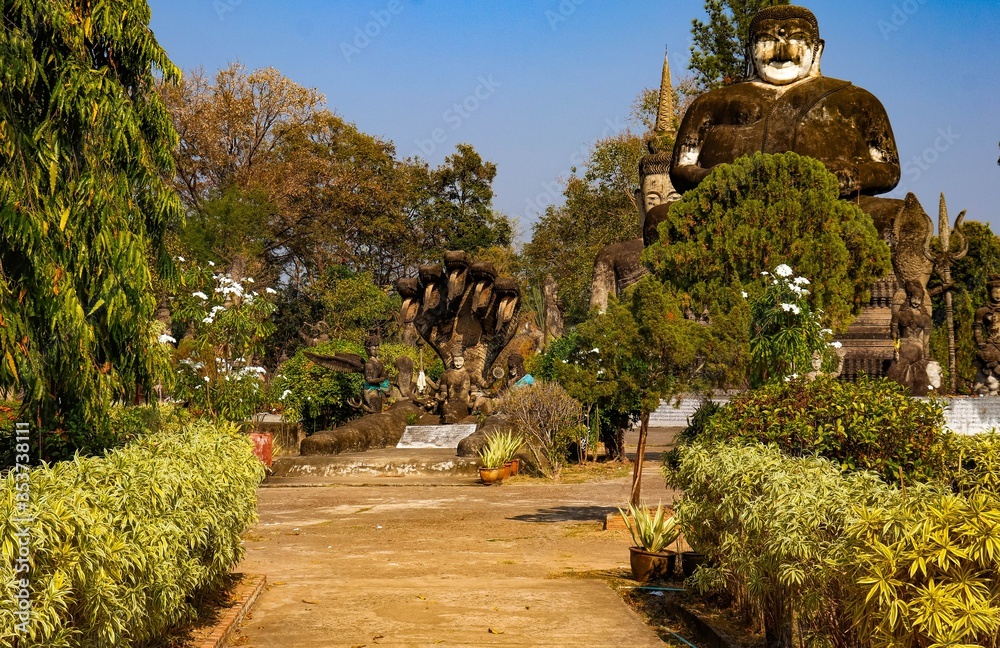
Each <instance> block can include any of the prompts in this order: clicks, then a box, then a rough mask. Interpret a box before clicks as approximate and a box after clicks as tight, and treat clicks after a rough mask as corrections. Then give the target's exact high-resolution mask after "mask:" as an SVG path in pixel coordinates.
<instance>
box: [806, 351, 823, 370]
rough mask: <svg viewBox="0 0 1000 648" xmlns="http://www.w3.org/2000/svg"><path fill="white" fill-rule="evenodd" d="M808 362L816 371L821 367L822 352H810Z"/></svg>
mask: <svg viewBox="0 0 1000 648" xmlns="http://www.w3.org/2000/svg"><path fill="white" fill-rule="evenodd" d="M809 364H810V365H812V370H813V371H816V372H818V371H819V370H820V369H822V368H823V354H822V353H820V352H819V351H813V352H812V358H810V360H809Z"/></svg>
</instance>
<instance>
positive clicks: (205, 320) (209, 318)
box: [201, 316, 215, 324]
mask: <svg viewBox="0 0 1000 648" xmlns="http://www.w3.org/2000/svg"><path fill="white" fill-rule="evenodd" d="M201 323H202V324H214V323H215V320H214V319H212V317H211V316H209V317H206V318H205V319H203V320H201Z"/></svg>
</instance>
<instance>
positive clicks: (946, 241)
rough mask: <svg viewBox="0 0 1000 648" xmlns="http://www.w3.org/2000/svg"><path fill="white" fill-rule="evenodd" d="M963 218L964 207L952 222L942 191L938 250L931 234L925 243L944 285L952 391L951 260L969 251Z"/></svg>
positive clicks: (954, 377)
mask: <svg viewBox="0 0 1000 648" xmlns="http://www.w3.org/2000/svg"><path fill="white" fill-rule="evenodd" d="M964 220H965V212H964V211H963V212H962V213H961V214H959V215H958V218H956V219H955V226H954V227H952V226H951V222H950V220H949V219H948V205H947V204H946V203H945V200H944V194H943V193H942V194H941V206H940V208H939V210H938V235H937V236H935V237H933V238H934V239H935V240H937V243H938V245H937V250H932V249H931V238H930V237H928V239H927V242H926V243H925V244H924V256H926V257H927V260H928V261H930V262H931V263H933V264H934V269H935V271H936V272H937V274H938V276H939V277H941V283H942V284H943V288H944V313H945V317H946V318H947V321H948V375H949V377H950V387H951V393H953V394H954V393H955V391H956V389H957V385H958V382H957V379H958V376H957V375H956V368H955V317H954V314H953V311H952V307H951V263H952V261H958V260H959V259H961V258H962V257H964V256H965V255H966V253H967V252H968V251H969V240H968V239H967V238H966V237H965V234H964V232H963V231H962V222H963V221H964Z"/></svg>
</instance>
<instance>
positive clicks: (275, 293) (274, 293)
mask: <svg viewBox="0 0 1000 648" xmlns="http://www.w3.org/2000/svg"><path fill="white" fill-rule="evenodd" d="M264 292H266V293H267V294H268V295H277V294H278V291H277V290H275V289H274V288H265V289H264Z"/></svg>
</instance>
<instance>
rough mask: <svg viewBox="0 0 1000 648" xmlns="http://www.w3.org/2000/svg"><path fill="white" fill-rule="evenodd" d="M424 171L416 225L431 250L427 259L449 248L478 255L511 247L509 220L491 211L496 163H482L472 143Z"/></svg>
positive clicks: (428, 249)
mask: <svg viewBox="0 0 1000 648" xmlns="http://www.w3.org/2000/svg"><path fill="white" fill-rule="evenodd" d="M418 164H419V163H418ZM425 173H426V175H425V178H424V182H426V186H425V188H424V191H423V192H421V193H420V194H418V198H419V199H421V200H420V203H419V204H418V209H417V211H418V214H419V215H418V217H417V218H418V220H417V223H416V225H417V226H418V228H419V231H420V235H419V238H421V239H422V241H423V246H424V249H425V251H427V252H431V255H428V258H433V255H439V254H440V253H441V252H445V251H448V250H465V251H466V252H468V253H469V254H475V253H477V252H479V251H480V250H483V249H486V248H490V247H496V246H500V247H509V246H510V244H511V239H512V237H513V227H512V225H511V223H510V220H509V219H508V218H507V217H506V216H504V215H503V214H501V213H499V212H496V211H495V210H494V209H493V180H494V179H496V175H497V165H496V164H494V163H493V162H487V161H485V160H483V158H482V156H480V155H479V153H477V152H476V150H475V149H474V148H473V147H472V146H471V145H469V144H459V145H458V146H457V148H456V150H455V153H453V154H451V155H449V156H448V157H447V158H445V161H444V164H442V165H441V166H439V167H437V168H435V169H430V168H426V165H425ZM435 253H436V254H435Z"/></svg>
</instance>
